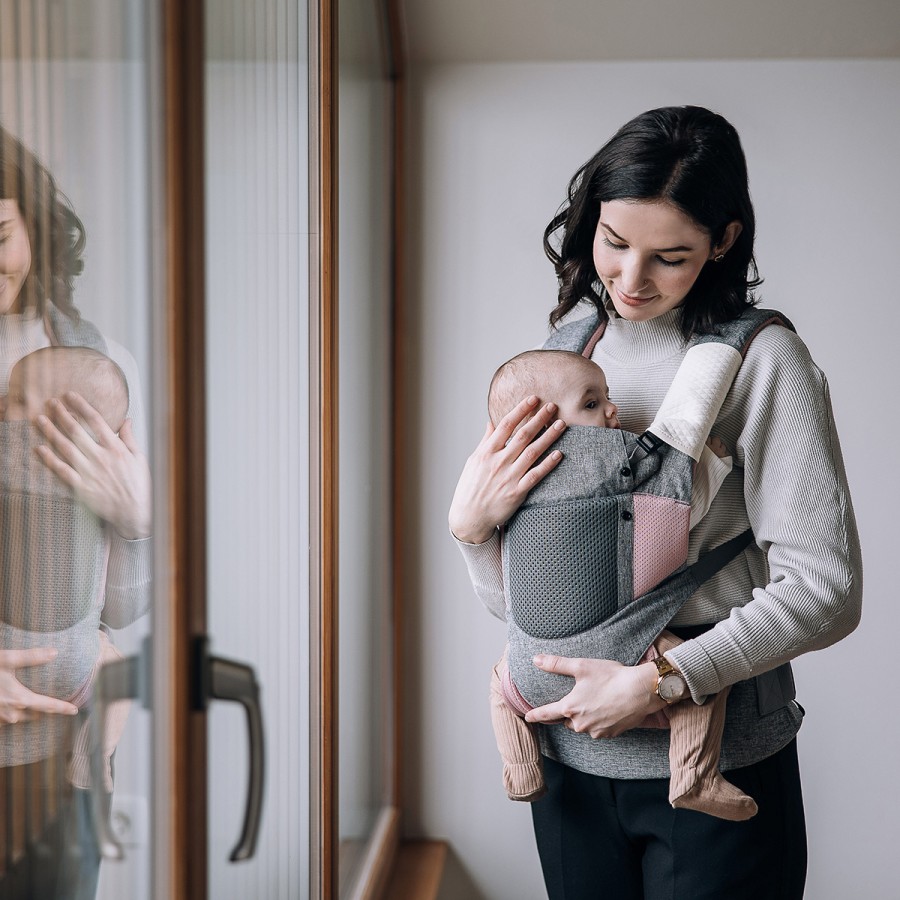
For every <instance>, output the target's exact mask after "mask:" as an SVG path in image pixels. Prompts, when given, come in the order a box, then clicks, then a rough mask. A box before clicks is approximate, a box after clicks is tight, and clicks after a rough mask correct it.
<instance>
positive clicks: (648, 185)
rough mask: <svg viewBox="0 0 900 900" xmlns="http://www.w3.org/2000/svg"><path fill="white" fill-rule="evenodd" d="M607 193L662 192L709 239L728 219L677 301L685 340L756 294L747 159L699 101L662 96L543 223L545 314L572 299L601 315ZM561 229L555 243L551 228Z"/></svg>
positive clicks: (564, 309)
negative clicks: (549, 266) (555, 282)
mask: <svg viewBox="0 0 900 900" xmlns="http://www.w3.org/2000/svg"><path fill="white" fill-rule="evenodd" d="M609 200H665V201H668V202H669V203H671V204H672V205H674V206H676V207H677V208H678V209H680V210H681V211H682V212H684V213H685V214H686V215H687V216H689V217H690V218H691V219H692V220H693V221H694V222H695V223H696V224H697V225H698V226H699V227H700V228H702V229H703V230H704V231H706V232H707V233H708V234H709V236H710V239H711V242H712V244H713V246H715V245H716V244H717V243H719V242H720V241H721V240H722V238H723V235H724V232H725V227H726V226H727V225H728V223H729V222H732V221H735V220H737V221H738V222H740V223H741V226H742V229H741V233H740V235H739V236H738V238H737V240H736V241H735V243H734V245H733V246H732V247H731V249H730V250H729V251H728V252H727V253H726V254H725V258H724V259H723V260H721V261H720V262H718V263H716V262H712V261H710V262H708V263H707V264H706V265H704V267H703V269H702V270H701V271H700V274H699V275H698V276H697V280H696V281H695V282H694V284H693V286H692V287H691V290H690V291H689V292H688V295H687V297H685V300H684V303H683V304H682V306H681V330H682V333H683V334H684V337H685V340H689V339H690V337H691V336H692V335H694V334H704V333H710V332H712V331H715V328H716V326H717V325H718V324H720V323H721V322H727V321H729V320H730V319H733V318H735V317H736V316H739V315H740V314H741V313H742V312H743V311H744V310H745V309H746V308H747V307H749V306H752V305H753V304H754V303H755V302H756V301H755V299H754V297H753V293H752V291H753V288H755V287H756V286H757V285H759V284H760V283H761V279H760V278H759V273H758V271H757V268H756V261H755V260H754V258H753V240H754V236H755V233H756V218H755V216H754V214H753V204H752V203H751V201H750V190H749V187H748V183H747V162H746V160H745V159H744V151H743V149H742V148H741V142H740V138H739V137H738V133H737V131H735V129H734V126H732V125H731V124H730V123H729V122H728V121H727V120H725V119H724V118H723V117H722V116H720V115H718V114H717V113H714V112H710V111H709V110H708V109H704V108H703V107H700V106H669V107H663V108H661V109H652V110H650V111H649V112H645V113H642V114H641V115H639V116H637V117H636V118H634V119H632V120H631V121H630V122H628V123H626V124H625V125H624V126H622V128H620V129H619V130H618V131H617V132H616V134H615V135H613V137H612V138H611V139H610V140H609V141H608V142H607V143H606V144H604V146H603V147H601V148H600V150H599V151H598V152H597V153H596V154H595V155H594V156H593V157H592V158H591V159H590V160H588V162H587V163H585V164H584V165H583V166H582V167H581V168H580V169H579V170H578V171H577V172H576V173H575V176H574V177H573V178H572V180H571V181H570V182H569V190H568V200H567V202H566V203H564V204H563V206H562V207H561V208H560V211H559V212H558V213H557V214H556V216H554V218H553V220H552V221H551V222H550V224H549V225H548V226H547V228H546V229H545V230H544V252H545V253H546V254H547V256H548V257H549V258H550V261H551V262H552V263H553V265H554V267H555V269H556V274H557V277H558V278H559V302H558V304H557V306H556V308H555V309H554V310H553V311H552V312H551V313H550V324H551V325H554V326H555V325H557V324H558V322H559V320H560V319H561V318H562V317H563V316H564V315H566V313H568V312H569V311H571V310H572V309H574V308H575V307H576V306H577V305H578V304H579V303H580V302H581V301H582V300H588V301H590V302H592V303H593V304H594V305H595V306H596V307H597V309H598V310H599V312H600V315H601V317H602V318H605V317H606V309H605V306H604V303H605V301H606V299H607V293H606V289H605V288H604V287H603V285H602V284H601V283H600V282H599V281H598V278H597V271H596V269H595V268H594V259H593V245H594V234H595V232H596V230H597V222H598V220H599V218H600V205H601V204H602V203H604V202H606V201H609ZM557 232H561V235H562V239H561V241H560V242H559V250H557V249H555V247H554V246H553V244H552V243H551V238H552V237H553V236H554V235H555V234H556V233H557Z"/></svg>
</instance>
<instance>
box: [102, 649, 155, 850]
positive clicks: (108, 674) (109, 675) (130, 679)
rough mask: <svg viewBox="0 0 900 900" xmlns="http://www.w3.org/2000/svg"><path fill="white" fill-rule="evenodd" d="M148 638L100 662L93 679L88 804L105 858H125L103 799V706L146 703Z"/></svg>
mask: <svg viewBox="0 0 900 900" xmlns="http://www.w3.org/2000/svg"><path fill="white" fill-rule="evenodd" d="M149 651H150V646H149V638H146V639H145V640H144V645H143V648H142V650H141V653H140V654H139V655H138V656H129V657H127V658H126V659H120V660H117V661H115V662H110V663H107V664H106V665H104V666H102V667H101V669H100V671H99V672H98V673H97V677H96V678H95V679H94V685H93V699H92V703H91V711H90V713H89V716H88V719H89V721H90V723H91V753H90V756H91V805H92V807H93V813H94V815H93V818H94V828H95V831H96V835H97V845H98V847H99V849H100V854H101V855H102V856H104V857H106V858H107V859H124V858H125V850H124V849H123V847H122V845H121V844H120V843H119V841H118V840H117V839H116V836H115V834H114V833H113V830H112V825H111V823H110V821H109V815H110V805H111V804H109V803H108V802H106V800H107V798H106V791H105V790H104V787H103V784H104V780H105V774H106V773H105V771H104V766H103V745H104V741H105V737H106V707H107V706H109V704H110V703H114V702H115V701H116V700H132V699H137V698H139V697H140V698H142V699H143V700H144V706H148V705H149V704H148V702H147V696H148V695H147V690H146V686H147V685H149V683H150V682H149V680H148V679H147V678H146V677H143V676H145V674H146V673H145V672H144V666H146V665H149V660H150V652H149Z"/></svg>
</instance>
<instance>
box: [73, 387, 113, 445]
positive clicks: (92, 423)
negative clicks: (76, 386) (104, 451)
mask: <svg viewBox="0 0 900 900" xmlns="http://www.w3.org/2000/svg"><path fill="white" fill-rule="evenodd" d="M64 400H65V403H63V409H65V410H66V411H67V412H69V413H74V414H77V415H79V416H81V418H82V421H83V422H84V423H85V424H86V425H87V426H88V428H90V430H91V432H92V433H93V435H94V437H95V438H96V442H97V443H99V444H102V445H103V446H104V447H109V446H111V445H112V444H113V442H114V441H115V440H116V433H115V432H114V431H113V430H112V428H110V427H109V425H108V424H107V421H106V419H104V418H103V416H101V415H100V413H98V412H97V410H96V409H94V407H93V406H91V404H90V403H88V402H87V400H85V399H84V397H82V396H81V394H79V393H78V392H77V391H68V392H67V393H66V394H65V397H64ZM75 422H76V424H80V423H78V421H77V420H75Z"/></svg>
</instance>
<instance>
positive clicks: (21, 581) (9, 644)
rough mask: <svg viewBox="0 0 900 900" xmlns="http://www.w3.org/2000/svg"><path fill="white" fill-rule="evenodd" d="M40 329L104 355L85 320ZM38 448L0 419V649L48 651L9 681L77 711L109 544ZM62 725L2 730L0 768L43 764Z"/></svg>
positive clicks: (56, 720) (29, 432)
mask: <svg viewBox="0 0 900 900" xmlns="http://www.w3.org/2000/svg"><path fill="white" fill-rule="evenodd" d="M48 329H49V330H50V331H51V333H52V335H53V337H54V338H55V341H54V343H56V344H60V345H63V346H71V347H91V348H92V349H95V350H99V351H100V352H101V353H106V352H107V347H106V342H105V341H104V340H103V337H102V336H101V335H100V333H99V332H98V331H97V329H96V328H95V327H94V326H93V325H92V324H91V323H89V322H86V321H81V322H74V321H72V320H71V319H69V318H67V317H65V316H63V315H62V314H61V313H59V312H58V311H57V310H56V309H55V308H52V311H51V313H50V315H49V319H48ZM41 443H43V440H42V438H41V435H40V432H38V430H37V428H35V426H33V425H31V424H30V423H28V422H0V459H2V465H0V648H2V649H5V650H9V649H27V648H32V647H53V648H55V649H56V650H57V651H58V655H57V657H56V659H54V660H53V661H52V662H50V663H47V664H45V665H41V666H34V667H31V668H26V669H20V670H19V671H18V672H17V673H16V677H17V678H18V679H19V680H20V681H21V682H22V683H23V684H24V685H25V686H26V687H28V688H29V689H30V690H32V691H35V692H36V693H39V694H45V695H49V696H52V697H57V698H60V699H64V700H70V701H71V702H73V703H75V704H76V705H78V706H81V705H83V704H84V702H85V701H86V700H87V696H86V694H87V689H88V688H89V684H88V682H89V677H90V673H91V669H92V668H93V665H94V663H95V662H96V660H97V656H98V653H99V627H100V613H101V611H102V608H103V595H104V587H105V577H106V564H107V559H108V554H109V546H108V540H107V536H106V534H105V530H104V526H103V522H102V521H101V520H100V519H99V518H98V517H97V516H95V515H94V514H93V513H92V512H91V511H90V510H89V509H88V508H87V507H86V506H84V504H82V503H80V502H79V501H78V500H76V499H75V497H74V496H73V495H72V491H71V490H70V489H69V488H68V487H66V486H65V485H64V484H62V482H60V480H59V479H58V478H57V477H56V476H55V475H53V473H52V472H50V470H49V469H47V467H46V466H45V465H44V464H43V463H42V462H41V460H40V459H39V457H38V456H37V453H36V452H35V449H36V447H37V446H39V445H40V444H41ZM70 725H71V722H70V721H69V720H68V719H67V717H65V716H46V717H42V718H39V719H37V720H34V721H30V722H21V723H19V724H16V725H4V726H3V727H2V728H0V765H2V766H10V765H18V764H20V763H24V762H30V761H32V760H34V759H40V758H43V757H46V756H47V755H48V754H49V753H51V752H53V750H54V749H55V747H57V746H59V744H60V742H61V741H62V740H63V739H64V735H65V733H66V730H67V729H68V728H69V727H70Z"/></svg>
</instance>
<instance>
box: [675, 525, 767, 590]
mask: <svg viewBox="0 0 900 900" xmlns="http://www.w3.org/2000/svg"><path fill="white" fill-rule="evenodd" d="M752 542H753V529H752V528H748V529H747V530H746V531H742V532H741V533H740V534H739V535H738V536H737V537H733V538H732V539H731V540H730V541H725V543H724V544H719V546H718V547H714V548H713V549H712V550H710V551H708V552H707V553H704V554H703V556H701V557H700V559H698V560H697V562H695V563H694V564H693V565H690V566H688V567H687V568H686V569H684V570H683V571H682V572H680V573H679V575H684V574H686V573H687V574H689V575H690V576H691V577H692V578H693V579H694V581H695V583H696V584H697V587H700V585H701V584H703V583H704V582H705V581H709V579H710V578H712V577H713V575H715V574H716V572H719V571H720V570H722V569H724V568H725V566H727V565H728V563H730V562H731V561H732V560H733V559H735V557H737V556H738V554H739V553H741V552H742V551H743V550H746V549H747V547H749V546H750V544H751V543H752Z"/></svg>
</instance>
